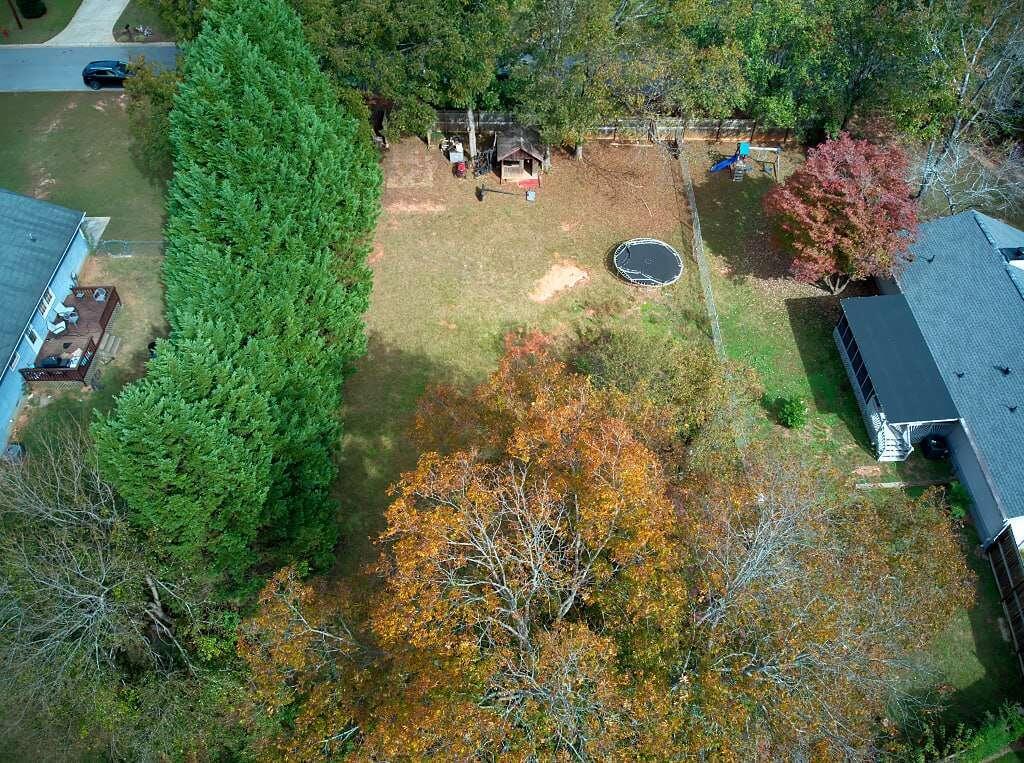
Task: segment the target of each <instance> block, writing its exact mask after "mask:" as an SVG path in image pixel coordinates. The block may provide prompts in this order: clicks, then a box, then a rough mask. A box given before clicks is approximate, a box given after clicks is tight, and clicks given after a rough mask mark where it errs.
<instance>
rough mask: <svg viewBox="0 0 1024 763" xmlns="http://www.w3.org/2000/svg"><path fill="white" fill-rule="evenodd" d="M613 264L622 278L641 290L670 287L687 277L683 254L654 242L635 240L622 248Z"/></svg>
mask: <svg viewBox="0 0 1024 763" xmlns="http://www.w3.org/2000/svg"><path fill="white" fill-rule="evenodd" d="M612 261H613V262H614V263H615V270H616V271H618V273H619V275H620V276H622V277H623V278H625V279H626V280H627V281H629V282H630V283H635V284H637V285H638V286H668V285H669V284H671V283H675V282H676V281H678V280H679V276H680V275H682V273H683V261H682V259H681V258H680V257H679V253H678V252H677V251H676V250H675V249H673V248H672V247H671V246H669V245H668V244H666V243H665V242H664V241H658V240H657V239H653V238H634V239H632V240H631V241H625V242H623V243H621V244H619V246H618V248H617V249H616V250H615V254H614V255H612Z"/></svg>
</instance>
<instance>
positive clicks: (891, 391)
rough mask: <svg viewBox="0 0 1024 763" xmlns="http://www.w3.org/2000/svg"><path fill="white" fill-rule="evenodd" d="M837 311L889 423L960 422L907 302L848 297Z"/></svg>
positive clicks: (897, 296) (899, 298)
mask: <svg viewBox="0 0 1024 763" xmlns="http://www.w3.org/2000/svg"><path fill="white" fill-rule="evenodd" d="M842 308H843V315H845V316H846V320H847V321H848V322H849V324H850V328H851V329H852V330H853V334H854V336H855V337H857V347H858V349H859V351H860V355H861V358H863V360H864V365H865V366H866V367H867V372H868V376H870V377H871V384H872V386H873V387H874V389H875V395H877V396H878V401H879V403H880V404H881V406H882V409H883V410H884V411H885V415H886V418H888V420H889V421H890V422H891V423H893V424H913V423H917V422H921V421H955V420H956V419H958V418H960V414H958V413H957V410H956V406H955V405H954V404H953V401H952V400H951V399H950V397H949V392H948V391H947V390H946V385H945V384H944V383H943V381H942V376H941V374H940V372H939V369H938V368H936V366H935V360H934V359H933V358H932V354H931V352H930V350H929V349H928V345H927V344H926V343H925V340H924V337H922V336H921V329H920V327H918V325H917V321H916V320H915V319H914V315H913V313H912V312H911V311H910V307H909V306H908V304H907V300H906V297H904V296H903V295H902V294H893V295H889V296H881V297H852V298H850V299H844V300H843V301H842Z"/></svg>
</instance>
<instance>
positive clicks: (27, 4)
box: [18, 0, 46, 19]
mask: <svg viewBox="0 0 1024 763" xmlns="http://www.w3.org/2000/svg"><path fill="white" fill-rule="evenodd" d="M18 10H19V11H21V15H22V16H24V17H25V18H27V19H37V18H39V17H40V16H45V15H46V3H44V2H43V0H18Z"/></svg>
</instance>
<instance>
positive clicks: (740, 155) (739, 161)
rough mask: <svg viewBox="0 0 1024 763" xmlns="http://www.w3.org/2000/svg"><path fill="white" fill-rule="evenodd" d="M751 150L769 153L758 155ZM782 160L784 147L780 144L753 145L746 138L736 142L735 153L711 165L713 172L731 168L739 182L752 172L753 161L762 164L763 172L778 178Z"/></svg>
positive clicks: (758, 152) (733, 177) (734, 177)
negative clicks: (780, 146) (765, 155)
mask: <svg viewBox="0 0 1024 763" xmlns="http://www.w3.org/2000/svg"><path fill="white" fill-rule="evenodd" d="M751 152H757V154H765V153H767V154H768V156H767V157H763V156H757V155H754V154H752V153H751ZM781 160H782V149H781V148H779V147H778V146H752V145H750V143H748V142H747V141H745V140H744V141H740V142H739V143H737V144H736V153H735V154H733V155H732V156H727V157H726V158H725V159H722V160H721V161H718V162H715V163H714V164H713V165H712V166H711V172H721V171H722V170H724V169H727V168H728V169H731V171H732V179H733V180H735V181H737V182H738V181H740V180H743V178H744V177H746V175H747V173H748V172H750V165H751V162H757V163H758V164H760V165H761V171H762V172H765V173H769V174H771V176H772V177H774V178H775V180H778V179H779V168H780V167H779V165H780V162H781Z"/></svg>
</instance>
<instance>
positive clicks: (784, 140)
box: [782, 127, 790, 146]
mask: <svg viewBox="0 0 1024 763" xmlns="http://www.w3.org/2000/svg"><path fill="white" fill-rule="evenodd" d="M789 130H790V128H788V127H787V128H786V134H785V135H783V136H782V145H783V146H785V145H786V144H788V143H789Z"/></svg>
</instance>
